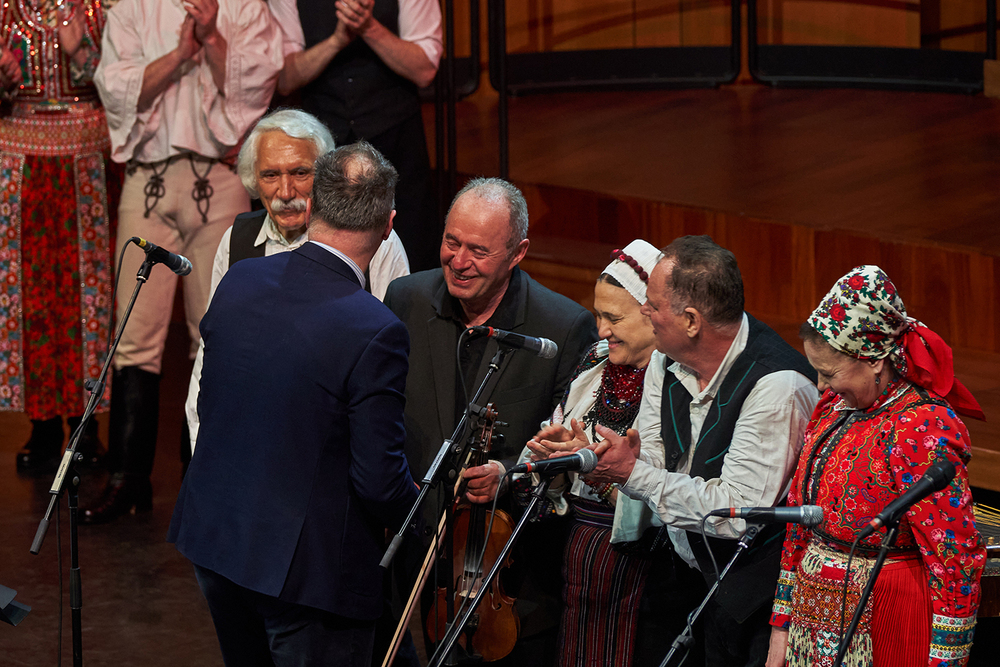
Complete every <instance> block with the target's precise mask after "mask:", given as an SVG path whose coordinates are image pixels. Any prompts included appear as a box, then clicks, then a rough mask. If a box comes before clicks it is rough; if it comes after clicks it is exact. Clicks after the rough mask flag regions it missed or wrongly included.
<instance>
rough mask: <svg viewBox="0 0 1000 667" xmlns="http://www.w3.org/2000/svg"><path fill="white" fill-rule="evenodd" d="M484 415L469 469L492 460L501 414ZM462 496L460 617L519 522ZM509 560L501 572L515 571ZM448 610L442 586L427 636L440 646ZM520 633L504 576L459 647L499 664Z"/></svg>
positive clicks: (489, 409)
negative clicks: (465, 605) (497, 424)
mask: <svg viewBox="0 0 1000 667" xmlns="http://www.w3.org/2000/svg"><path fill="white" fill-rule="evenodd" d="M484 412H485V414H484V416H483V417H482V428H481V429H480V432H479V436H478V438H476V441H475V442H473V444H472V446H471V447H470V451H469V457H468V460H467V462H466V466H465V467H475V466H480V465H485V464H486V462H487V460H488V459H487V454H489V451H490V448H491V446H492V441H493V437H494V434H493V430H494V428H495V426H496V421H497V412H496V410H495V409H494V408H493V404H492V403H491V404H489V405H487V406H486V409H485V411H484ZM462 495H463V494H462V493H459V494H457V495H456V498H457V500H456V508H455V510H454V511H453V513H452V517H453V521H452V545H453V553H452V554H451V562H452V573H451V574H452V581H453V582H454V584H455V587H454V594H455V597H454V609H455V615H456V617H457V616H458V609H459V608H460V607H461V605H462V603H463V602H466V603H467V604H468V603H471V599H472V598H473V597H474V596H475V595H476V594H477V592H478V591H479V589H480V588H481V587H482V583H483V578H484V577H485V575H486V573H487V572H489V571H490V570H491V569H492V568H493V566H494V564H495V563H496V560H497V557H498V556H499V554H500V552H501V551H502V550H503V547H504V545H505V544H506V543H507V542H508V540H510V537H511V534H512V533H513V531H514V521H513V520H512V519H511V517H510V515H509V514H507V513H506V512H503V511H500V510H497V511H496V512H495V513H494V512H492V511H491V510H489V509H487V506H486V505H485V504H480V503H469V502H465V501H461V502H460V498H461V496H462ZM491 522H492V528H490V524H491ZM488 529H489V530H490V532H489V533H487V530H488ZM509 560H510V559H509V557H508V558H507V559H506V560H505V561H504V562H503V563H501V567H507V566H509V565H510V563H509ZM447 609H448V600H447V588H446V587H441V588H439V589H438V600H437V604H436V605H435V606H434V608H433V609H432V611H431V613H430V614H429V615H428V618H427V634H428V636H429V637H430V638H431V639H432V640H433V641H435V642H437V641H440V639H441V638H442V637H443V636H444V634H445V632H446V629H447V625H448V619H447ZM435 610H436V613H435ZM519 630H520V620H519V619H518V617H517V614H516V613H514V598H512V597H509V596H508V595H507V594H506V593H504V591H503V589H502V587H501V585H500V581H499V577H496V578H495V579H494V580H493V582H492V583H491V584H490V586H489V589H488V590H487V591H486V593H485V595H484V597H483V600H482V602H481V603H480V605H479V607H478V608H477V609H476V613H475V614H474V615H473V616H472V617H471V618H470V620H469V623H468V625H467V626H466V627H465V629H464V631H463V636H464V642H463V641H462V639H459V643H460V644H462V645H463V647H464V649H465V651H466V653H467V654H468V655H474V656H481V658H482V661H483V662H494V661H496V660H500V659H501V658H503V657H505V656H507V655H508V654H509V653H510V652H511V651H512V650H513V649H514V643H515V642H516V641H517V635H518V632H519Z"/></svg>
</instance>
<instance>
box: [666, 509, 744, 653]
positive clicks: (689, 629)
mask: <svg viewBox="0 0 1000 667" xmlns="http://www.w3.org/2000/svg"><path fill="white" fill-rule="evenodd" d="M759 532H760V526H759V525H758V524H748V525H747V529H746V532H744V533H743V537H741V538H740V541H739V542H738V543H737V545H736V551H735V552H734V553H733V557H732V558H730V559H729V562H728V563H727V564H726V567H725V568H723V570H722V574H720V575H719V578H718V579H716V580H715V583H713V584H712V587H711V588H709V589H708V593H706V594H705V599H704V600H702V601H701V604H699V605H698V606H697V608H695V610H694V611H692V612H691V613H690V614H688V620H687V626H685V628H684V631H683V632H681V633H680V634H679V635H677V639H675V640H674V642H673V644H671V645H670V652H669V653H667V655H666V657H665V658H663V662H661V663H660V667H667V665H669V664H670V660H671V659H672V658H673V657H674V654H675V653H677V651H679V650H680V649H682V648H683V649H685V650H686V651H690V650H691V644H693V643H694V624H695V623H696V622H697V621H698V617H699V616H701V612H702V611H704V610H705V607H706V606H707V605H708V602H709V600H711V599H712V598H713V597H714V596H715V593H716V591H718V590H719V586H721V585H722V580H723V579H725V578H726V574H727V573H728V572H729V570H730V569H732V567H733V564H734V563H735V562H736V560H737V559H738V558H739V557H740V555H741V554H742V553H743V552H744V551H746V550H747V549H749V548H750V544H751V543H752V542H753V541H754V538H755V537H757V533H759ZM686 655H687V654H686V653H685V656H686ZM681 662H683V660H682V661H681Z"/></svg>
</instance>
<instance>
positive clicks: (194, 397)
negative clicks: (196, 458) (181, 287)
mask: <svg viewBox="0 0 1000 667" xmlns="http://www.w3.org/2000/svg"><path fill="white" fill-rule="evenodd" d="M232 233H233V228H232V227H230V228H229V229H227V230H226V232H225V234H223V235H222V240H221V241H220V242H219V248H218V249H217V250H216V251H215V260H214V261H213V262H212V286H211V289H210V290H209V293H208V303H209V305H211V303H212V297H213V296H215V290H216V288H217V287H218V286H219V283H220V282H221V281H222V277H223V276H225V275H226V272H227V271H228V270H229V245H230V237H231V236H232ZM308 240H309V236H308V233H306V232H303V233H302V234H300V235H299V236H298V237H297V238H295V239H294V240H292V241H289V240H287V239H286V238H285V237H284V236H282V235H281V233H280V232H279V231H278V228H277V226H276V225H275V224H274V221H272V220H271V216H270V215H268V216H266V217H265V218H264V224H263V225H261V227H260V232H258V233H257V238H256V239H254V242H253V244H254V247H259V246H260V245H261V244H263V245H264V256H265V257H270V256H271V255H275V254H277V253H279V252H291V251H292V250H295V249H296V248H298V247H299V246H301V245H302V244H304V243H305V242H306V241H308ZM314 243H315V241H314ZM317 245H320V246H323V247H324V248H327V249H329V246H326V245H324V244H322V243H317ZM338 256H339V255H338ZM345 261H347V264H348V266H350V267H351V268H352V270H353V269H354V268H356V267H357V265H356V264H354V262H353V261H350V260H349V259H347V260H345ZM356 275H359V279H360V281H361V284H362V286H364V282H365V279H364V272H362V271H361V270H360V269H358V271H356ZM408 275H410V262H409V259H407V257H406V250H404V249H403V242H402V241H401V240H400V238H399V236H397V235H396V230H395V229H394V230H392V231H390V232H389V238H387V239H386V240H385V241H382V245H380V246H379V248H378V250H377V251H376V252H375V256H374V257H373V258H372V261H371V263H370V264H369V265H368V276H369V277H370V278H371V283H372V284H371V291H372V296H374V297H376V298H377V299H378V300H379V301H381V300H382V299H384V298H385V291H386V290H387V289H388V288H389V283H391V282H392V281H393V280H395V279H396V278H399V277H400V276H408ZM204 356H205V343H204V342H201V343H199V344H198V354H197V355H196V356H195V358H194V367H193V368H192V369H191V380H190V382H189V383H188V395H187V399H186V400H185V401H184V415H185V417H186V418H187V423H188V435H190V437H191V451H192V452H193V451H194V445H195V441H196V440H197V439H198V428H199V427H200V425H201V422H200V420H199V419H198V394H199V393H200V391H201V368H202V364H203V363H204Z"/></svg>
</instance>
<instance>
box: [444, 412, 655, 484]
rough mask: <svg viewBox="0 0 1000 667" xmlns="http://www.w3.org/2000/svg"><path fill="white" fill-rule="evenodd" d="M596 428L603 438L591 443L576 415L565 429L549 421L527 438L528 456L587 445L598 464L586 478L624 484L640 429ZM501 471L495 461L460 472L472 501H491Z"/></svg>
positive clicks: (536, 458)
mask: <svg viewBox="0 0 1000 667" xmlns="http://www.w3.org/2000/svg"><path fill="white" fill-rule="evenodd" d="M595 431H596V432H597V435H599V436H600V437H602V438H604V439H603V440H601V441H600V442H598V443H596V444H591V442H590V439H589V438H588V437H587V434H586V433H585V432H584V430H583V425H582V424H580V422H579V421H577V420H576V419H571V420H570V428H568V429H567V428H566V427H565V426H563V425H562V424H550V425H549V426H546V427H545V428H543V429H542V430H541V431H539V432H538V433H536V434H535V437H533V438H532V439H531V440H529V441H528V443H527V446H528V449H530V450H531V453H532V455H531V459H532V460H533V461H544V460H546V459H550V458H554V457H557V456H566V455H568V454H572V453H573V452H576V451H578V450H581V449H584V448H590V449H592V450H594V453H595V454H597V467H596V468H594V470H593V471H591V472H590V473H588V474H587V478H588V479H590V480H591V481H593V482H608V483H618V484H624V483H625V482H626V481H628V478H629V477H630V476H631V475H632V469H633V468H634V467H635V462H636V460H637V459H638V458H639V448H640V442H639V432H638V431H636V430H635V429H629V430H628V431H627V432H626V433H625V435H624V436H621V435H618V434H617V433H615V432H614V431H613V430H611V429H609V428H605V427H603V426H600V425H598V426H597V427H596V428H595ZM500 471H501V468H500V465H499V464H497V463H496V462H495V461H490V462H489V463H487V464H486V465H482V466H476V467H474V468H468V469H466V470H465V472H464V473H463V477H465V481H466V497H467V498H468V499H469V500H470V501H471V502H474V503H485V502H491V501H492V500H493V497H494V496H495V495H496V492H497V488H498V487H499V483H500Z"/></svg>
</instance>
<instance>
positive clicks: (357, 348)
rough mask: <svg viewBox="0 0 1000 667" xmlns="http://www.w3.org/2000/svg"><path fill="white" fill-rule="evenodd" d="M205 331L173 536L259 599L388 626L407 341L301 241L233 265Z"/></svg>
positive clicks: (400, 515)
mask: <svg viewBox="0 0 1000 667" xmlns="http://www.w3.org/2000/svg"><path fill="white" fill-rule="evenodd" d="M201 333H202V337H203V338H204V341H205V365H204V369H203V371H202V378H201V395H200V397H199V401H198V413H199V416H200V417H201V430H200V432H199V434H198V447H197V449H196V450H195V454H194V457H193V458H192V460H191V466H190V468H189V469H188V471H187V474H186V476H185V478H184V484H183V486H182V487H181V491H180V495H179V497H178V499H177V505H176V507H175V509H174V517H173V521H172V522H171V525H170V533H169V535H168V539H169V540H170V541H172V542H174V543H176V545H177V548H178V549H179V550H180V551H181V553H183V554H184V555H185V556H187V557H188V558H189V559H190V560H191V561H192V562H194V563H195V564H197V565H200V566H202V567H205V568H207V569H209V570H212V571H213V572H216V573H218V574H221V575H222V576H224V577H226V578H228V579H230V580H231V581H233V582H235V583H237V584H239V585H241V586H244V587H246V588H249V589H251V590H254V591H257V592H260V593H264V594H266V595H271V596H274V597H278V598H280V599H282V600H286V601H289V602H295V603H298V604H303V605H308V606H311V607H317V608H319V609H325V610H327V611H331V612H335V613H337V614H340V615H342V616H348V617H352V618H358V619H374V618H377V617H378V616H379V615H380V614H381V612H382V572H381V570H380V569H379V567H378V563H379V560H380V558H381V556H382V551H383V548H384V530H385V529H386V528H390V529H391V530H392V531H396V530H397V529H398V528H399V526H400V524H401V523H402V522H403V520H404V519H405V516H406V513H407V511H408V509H409V507H410V505H411V504H412V503H413V501H414V500H415V498H416V489H415V486H414V484H413V481H412V479H411V477H410V474H409V471H408V469H407V465H406V460H405V458H404V455H403V438H404V430H403V386H404V381H405V377H406V355H407V351H408V341H407V335H406V328H405V327H404V326H403V324H402V323H401V322H400V321H399V320H398V319H397V318H396V317H395V316H394V315H393V314H392V313H391V312H389V310H388V309H387V308H386V307H385V306H383V305H382V304H381V303H380V302H379V301H378V299H376V298H375V297H373V296H371V295H370V294H368V293H367V292H365V291H364V290H362V289H361V286H360V284H359V283H358V280H357V278H356V277H355V275H354V273H353V272H352V271H351V269H350V268H349V267H348V266H347V264H345V263H344V262H343V261H342V260H340V259H338V258H337V257H336V256H334V255H333V254H332V253H330V252H329V251H327V250H325V249H324V248H321V247H319V246H317V245H316V244H313V243H306V244H305V245H304V246H302V247H301V248H299V249H297V250H295V251H293V252H290V253H278V254H276V255H273V256H271V257H265V258H259V259H247V260H244V261H241V262H237V263H236V264H234V265H233V266H232V268H231V269H230V270H229V272H228V273H227V274H226V276H225V278H224V279H223V280H222V283H221V284H220V285H219V288H218V291H217V292H216V294H215V297H214V298H213V300H212V304H211V307H210V308H209V310H208V313H206V315H205V317H204V319H203V320H202V323H201Z"/></svg>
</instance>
